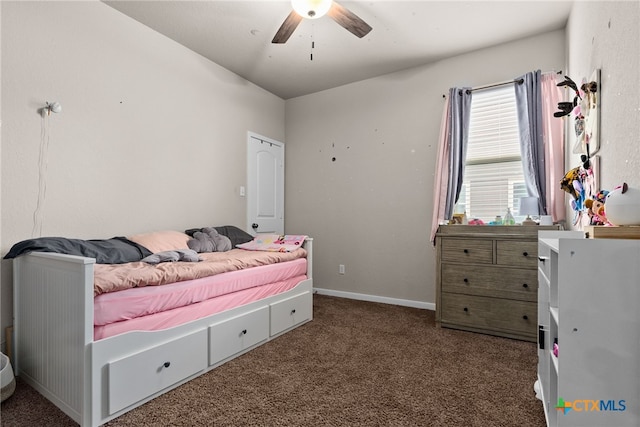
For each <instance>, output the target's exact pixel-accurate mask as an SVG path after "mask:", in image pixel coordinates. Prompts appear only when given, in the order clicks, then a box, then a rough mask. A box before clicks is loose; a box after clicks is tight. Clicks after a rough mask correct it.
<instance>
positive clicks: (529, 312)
mask: <svg viewBox="0 0 640 427" xmlns="http://www.w3.org/2000/svg"><path fill="white" fill-rule="evenodd" d="M556 229H557V227H556V226H522V225H512V226H473V225H443V226H440V228H439V229H438V233H437V234H436V249H437V268H436V323H437V324H438V325H439V326H443V327H448V328H455V329H464V330H467V331H473V332H481V333H485V334H491V335H499V336H503V337H509V338H516V339H522V340H526V341H533V342H535V341H536V340H537V330H538V327H537V325H538V323H537V322H538V320H537V315H538V313H537V310H538V308H537V300H538V275H537V265H538V259H537V255H538V231H539V230H556Z"/></svg>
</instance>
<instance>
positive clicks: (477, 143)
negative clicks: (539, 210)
mask: <svg viewBox="0 0 640 427" xmlns="http://www.w3.org/2000/svg"><path fill="white" fill-rule="evenodd" d="M525 196H527V190H526V187H525V185H524V176H523V172H522V161H521V157H520V133H519V131H518V116H517V112H516V99H515V91H514V88H513V86H512V85H505V86H501V87H497V88H492V89H486V90H482V91H477V92H474V93H473V96H472V98H471V113H470V121H469V143H468V146H467V158H466V164H465V171H464V181H463V187H462V193H461V194H460V198H459V200H458V204H457V207H456V210H457V211H458V212H466V214H467V218H469V219H472V218H479V219H481V220H483V221H484V222H490V221H493V220H494V219H495V217H496V215H501V216H503V217H504V215H505V213H506V212H507V207H509V208H511V212H512V213H513V215H514V216H516V217H518V216H519V212H518V209H519V201H520V198H521V197H525Z"/></svg>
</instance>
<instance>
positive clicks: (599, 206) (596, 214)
mask: <svg viewBox="0 0 640 427" xmlns="http://www.w3.org/2000/svg"><path fill="white" fill-rule="evenodd" d="M608 194H609V192H608V191H607V190H601V191H599V192H598V194H596V195H595V196H593V199H588V200H586V201H585V202H584V205H585V207H586V208H587V209H588V213H589V224H590V225H611V223H609V220H607V217H606V216H605V213H604V212H605V208H604V202H605V200H606V199H607V195H608Z"/></svg>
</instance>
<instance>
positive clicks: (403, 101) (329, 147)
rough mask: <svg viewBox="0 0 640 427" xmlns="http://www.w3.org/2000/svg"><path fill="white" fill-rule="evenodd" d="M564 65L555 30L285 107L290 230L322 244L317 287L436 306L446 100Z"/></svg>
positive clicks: (562, 48)
mask: <svg viewBox="0 0 640 427" xmlns="http://www.w3.org/2000/svg"><path fill="white" fill-rule="evenodd" d="M564 64H565V39H564V31H554V32H551V33H547V34H543V35H540V36H537V37H532V38H527V39H523V40H519V41H514V42H512V43H508V44H504V45H500V46H495V47H492V48H489V49H483V50H480V51H477V52H473V53H469V54H465V55H460V56H457V57H453V58H449V59H446V60H443V61H440V62H437V63H434V64H431V65H427V66H423V67H417V68H412V69H410V70H406V71H403V72H398V73H393V74H389V75H386V76H382V77H378V78H373V79H370V80H366V81H361V82H358V83H354V84H350V85H346V86H343V87H339V88H336V89H331V90H327V91H323V92H320V93H316V94H312V95H308V96H304V97H299V98H295V99H292V100H288V101H286V141H287V152H286V155H287V159H286V161H287V176H288V177H289V180H288V181H287V188H286V197H285V200H286V218H287V229H288V230H294V231H296V232H298V231H304V232H305V233H308V234H310V235H312V236H314V238H315V240H314V254H315V256H314V285H315V286H317V287H320V288H325V289H330V290H332V291H339V292H354V293H360V294H366V295H375V296H383V297H388V298H395V299H401V300H410V301H418V302H423V303H433V302H434V301H435V269H434V266H435V251H434V249H433V246H432V245H431V244H430V242H429V230H430V227H431V215H432V200H433V191H432V190H433V179H434V168H435V159H436V154H437V139H438V134H439V130H440V121H441V117H442V109H443V105H444V100H443V96H442V95H443V94H445V93H447V92H448V89H449V88H450V87H453V86H472V87H473V86H479V85H484V84H490V83H496V82H501V81H506V80H509V79H514V78H515V77H518V76H520V75H522V74H524V73H526V72H528V71H533V70H536V69H541V70H542V71H550V70H562V69H563V66H564ZM333 157H335V158H336V160H335V161H332V158H333ZM292 176H295V177H296V179H295V180H291V177H292ZM339 264H344V265H345V272H346V274H345V275H339V274H338V265H339Z"/></svg>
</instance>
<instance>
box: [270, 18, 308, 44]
mask: <svg viewBox="0 0 640 427" xmlns="http://www.w3.org/2000/svg"><path fill="white" fill-rule="evenodd" d="M300 21H302V16H300V15H298V14H297V13H296V11H295V10H292V11H291V13H290V14H289V16H287V19H285V20H284V22H283V23H282V25H281V26H280V28H279V29H278V32H277V33H276V35H275V36H273V40H271V43H286V41H287V40H289V37H291V34H293V32H294V31H295V30H296V28H298V24H300Z"/></svg>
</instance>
